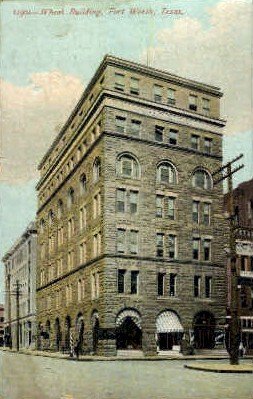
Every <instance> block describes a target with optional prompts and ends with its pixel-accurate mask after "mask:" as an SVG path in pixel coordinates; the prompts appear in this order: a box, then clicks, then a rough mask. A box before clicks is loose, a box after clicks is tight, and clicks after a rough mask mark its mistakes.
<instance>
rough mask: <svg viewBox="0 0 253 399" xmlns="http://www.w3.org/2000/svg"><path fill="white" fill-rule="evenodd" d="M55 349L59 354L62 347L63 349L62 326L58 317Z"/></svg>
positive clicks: (56, 320) (55, 326)
mask: <svg viewBox="0 0 253 399" xmlns="http://www.w3.org/2000/svg"><path fill="white" fill-rule="evenodd" d="M54 328H55V347H56V350H57V351H58V352H59V351H60V347H61V339H62V337H61V326H60V320H59V318H58V317H57V319H55V325H54Z"/></svg>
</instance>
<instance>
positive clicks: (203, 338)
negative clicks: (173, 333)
mask: <svg viewBox="0 0 253 399" xmlns="http://www.w3.org/2000/svg"><path fill="white" fill-rule="evenodd" d="M193 327H194V344H195V348H196V349H213V348H214V346H215V318H214V316H213V315H212V313H210V312H206V311H203V312H199V313H197V314H196V316H195V318H194V326H193Z"/></svg>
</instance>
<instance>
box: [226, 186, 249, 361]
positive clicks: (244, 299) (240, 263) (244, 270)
mask: <svg viewBox="0 0 253 399" xmlns="http://www.w3.org/2000/svg"><path fill="white" fill-rule="evenodd" d="M224 203H225V210H227V205H228V194H226V195H225V197H224ZM233 205H234V217H235V223H236V226H237V230H236V252H237V271H238V275H239V276H240V277H239V280H240V290H241V292H240V318H241V331H242V338H241V340H242V342H243V345H244V347H245V348H246V350H247V353H253V179H251V180H249V181H246V182H243V183H241V184H239V186H238V187H236V188H235V189H234V190H233Z"/></svg>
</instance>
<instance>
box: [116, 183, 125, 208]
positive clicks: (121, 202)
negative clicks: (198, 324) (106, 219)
mask: <svg viewBox="0 0 253 399" xmlns="http://www.w3.org/2000/svg"><path fill="white" fill-rule="evenodd" d="M125 202H126V190H125V189H122V188H117V191H116V210H117V212H125V210H126V203H125Z"/></svg>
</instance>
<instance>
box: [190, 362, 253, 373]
mask: <svg viewBox="0 0 253 399" xmlns="http://www.w3.org/2000/svg"><path fill="white" fill-rule="evenodd" d="M184 367H185V368H187V369H192V370H198V371H209V372H212V373H241V374H249V373H253V363H252V364H246V363H243V364H237V365H233V364H224V363H223V364H219V363H194V364H185V365H184Z"/></svg>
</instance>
